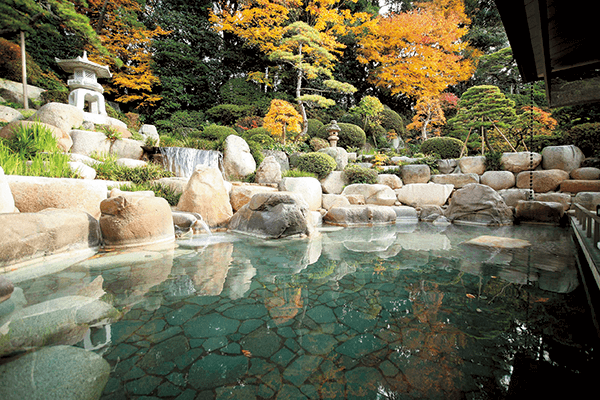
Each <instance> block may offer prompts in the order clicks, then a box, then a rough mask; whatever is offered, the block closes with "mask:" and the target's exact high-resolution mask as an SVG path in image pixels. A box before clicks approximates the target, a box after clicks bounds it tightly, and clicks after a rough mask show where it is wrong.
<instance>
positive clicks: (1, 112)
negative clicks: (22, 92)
mask: <svg viewBox="0 0 600 400" xmlns="http://www.w3.org/2000/svg"><path fill="white" fill-rule="evenodd" d="M20 119H23V114H21V113H20V112H18V111H17V110H15V109H14V108H11V107H6V106H0V121H2V122H13V121H18V120H20Z"/></svg>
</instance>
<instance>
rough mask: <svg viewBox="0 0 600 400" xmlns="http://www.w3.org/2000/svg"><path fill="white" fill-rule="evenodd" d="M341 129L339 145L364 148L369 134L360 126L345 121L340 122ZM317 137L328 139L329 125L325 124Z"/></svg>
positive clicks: (345, 147)
mask: <svg viewBox="0 0 600 400" xmlns="http://www.w3.org/2000/svg"><path fill="white" fill-rule="evenodd" d="M338 126H339V127H340V129H341V131H340V132H339V133H338V136H339V138H340V139H339V140H338V142H337V145H338V146H339V147H343V148H344V149H347V148H349V147H360V148H362V147H363V146H364V145H365V143H366V141H367V135H366V134H365V131H363V130H362V129H361V128H360V127H359V126H357V125H353V124H346V123H343V122H340V123H338ZM316 136H317V137H320V138H322V139H327V138H328V137H329V133H328V132H327V125H323V126H322V127H321V128H320V129H319V130H318V132H317V135H316Z"/></svg>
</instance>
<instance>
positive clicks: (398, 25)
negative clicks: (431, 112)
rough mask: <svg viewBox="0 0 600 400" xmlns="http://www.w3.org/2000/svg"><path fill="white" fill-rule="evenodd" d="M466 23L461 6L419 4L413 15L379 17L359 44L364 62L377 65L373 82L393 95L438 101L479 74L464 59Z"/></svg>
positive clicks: (451, 0)
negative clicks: (453, 86)
mask: <svg viewBox="0 0 600 400" xmlns="http://www.w3.org/2000/svg"><path fill="white" fill-rule="evenodd" d="M466 22H468V18H467V17H466V15H465V13H464V5H463V4H462V2H461V1H459V0H435V1H433V2H431V3H418V7H416V8H415V9H414V10H413V11H409V12H405V13H400V14H391V15H389V16H382V17H379V18H378V20H377V24H376V25H373V24H370V25H368V28H369V30H370V32H369V34H367V35H366V36H365V37H364V39H363V40H361V42H360V45H361V46H362V48H361V52H360V53H361V54H360V55H359V61H360V62H363V63H368V62H373V63H375V64H376V65H377V68H376V69H375V70H374V72H373V74H372V75H371V77H370V79H371V81H372V82H373V83H375V84H376V85H378V86H381V87H384V88H387V89H389V90H390V91H391V93H392V94H399V93H404V94H406V95H407V96H411V97H417V98H422V97H435V96H437V95H439V93H441V92H442V91H443V90H444V89H445V88H446V87H448V86H449V85H454V84H456V83H458V82H460V81H463V80H467V79H469V78H470V76H471V75H472V74H473V72H474V70H475V64H474V62H473V60H471V59H466V58H464V54H465V50H466V49H467V47H468V43H466V42H465V41H463V40H462V39H461V38H462V37H463V36H464V35H465V34H466V33H467V28H466V26H465V25H464V24H465V23H466Z"/></svg>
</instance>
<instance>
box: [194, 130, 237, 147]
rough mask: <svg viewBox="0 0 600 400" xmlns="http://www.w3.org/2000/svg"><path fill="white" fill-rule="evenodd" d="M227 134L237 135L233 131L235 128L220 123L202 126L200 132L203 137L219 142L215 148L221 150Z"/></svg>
mask: <svg viewBox="0 0 600 400" xmlns="http://www.w3.org/2000/svg"><path fill="white" fill-rule="evenodd" d="M229 135H236V136H237V132H236V131H235V129H233V128H230V127H228V126H222V125H215V124H212V125H209V126H207V127H206V128H204V131H202V133H201V134H200V136H201V137H202V138H203V139H208V140H214V141H216V142H218V143H219V145H218V148H217V149H215V150H220V151H222V150H223V144H224V142H225V139H227V136H229Z"/></svg>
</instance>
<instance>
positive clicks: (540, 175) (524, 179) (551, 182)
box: [517, 169, 569, 193]
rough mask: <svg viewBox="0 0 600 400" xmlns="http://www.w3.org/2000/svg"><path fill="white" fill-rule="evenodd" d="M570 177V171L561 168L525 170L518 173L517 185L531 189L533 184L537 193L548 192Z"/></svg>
mask: <svg viewBox="0 0 600 400" xmlns="http://www.w3.org/2000/svg"><path fill="white" fill-rule="evenodd" d="M568 179H569V173H568V172H566V171H564V170H561V169H550V170H544V171H523V172H521V173H519V175H517V187H518V188H519V189H529V188H530V186H531V188H532V189H533V191H534V192H536V193H546V192H551V191H554V190H556V189H557V188H558V187H559V186H560V184H561V183H562V182H563V181H565V180H568ZM530 182H531V183H530Z"/></svg>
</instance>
